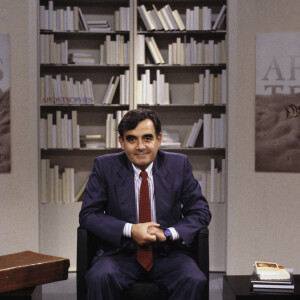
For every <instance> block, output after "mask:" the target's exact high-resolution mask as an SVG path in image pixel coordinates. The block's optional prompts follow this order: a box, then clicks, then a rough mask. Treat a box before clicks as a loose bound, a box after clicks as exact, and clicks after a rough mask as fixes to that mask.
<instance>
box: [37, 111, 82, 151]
mask: <svg viewBox="0 0 300 300" xmlns="http://www.w3.org/2000/svg"><path fill="white" fill-rule="evenodd" d="M40 148H41V149H79V148H80V127H79V125H78V122H77V111H75V110H74V111H72V112H71V116H69V115H68V114H62V112H61V111H56V112H55V114H51V113H49V114H47V117H46V118H41V119H40Z"/></svg>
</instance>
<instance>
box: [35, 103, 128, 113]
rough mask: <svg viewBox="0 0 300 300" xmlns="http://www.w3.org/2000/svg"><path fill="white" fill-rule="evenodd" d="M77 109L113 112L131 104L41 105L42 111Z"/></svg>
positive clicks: (124, 108)
mask: <svg viewBox="0 0 300 300" xmlns="http://www.w3.org/2000/svg"><path fill="white" fill-rule="evenodd" d="M74 109H76V110H77V111H80V112H95V111H105V112H112V111H116V110H128V109H129V105H128V104H110V105H102V104H101V105H99V104H95V105H88V104H84V105H71V104H59V105H52V104H49V105H46V104H43V105H40V110H41V112H44V113H47V112H52V113H53V112H55V111H57V110H62V111H65V112H70V111H72V110H74Z"/></svg>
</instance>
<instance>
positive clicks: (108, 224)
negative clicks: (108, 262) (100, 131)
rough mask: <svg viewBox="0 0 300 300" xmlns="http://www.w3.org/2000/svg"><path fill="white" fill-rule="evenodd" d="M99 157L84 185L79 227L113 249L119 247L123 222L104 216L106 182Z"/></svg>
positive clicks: (106, 196) (106, 193)
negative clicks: (110, 245) (112, 246)
mask: <svg viewBox="0 0 300 300" xmlns="http://www.w3.org/2000/svg"><path fill="white" fill-rule="evenodd" d="M103 168H104V167H103V163H102V161H101V157H98V158H96V159H95V161H94V166H93V169H92V172H91V174H90V177H89V180H88V182H87V185H86V189H85V194H84V200H83V203H82V207H81V211H80V213H79V223H80V226H82V227H84V228H86V229H88V230H89V231H91V232H92V233H94V234H95V235H97V236H99V237H100V238H102V239H103V240H105V241H107V242H109V243H110V244H112V245H114V246H115V247H120V246H121V238H122V233H123V228H124V225H125V223H126V222H125V221H123V220H120V219H118V218H116V217H114V216H112V215H108V214H105V211H106V209H107V202H108V182H107V178H106V176H105V173H104V171H103Z"/></svg>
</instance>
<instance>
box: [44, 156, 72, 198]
mask: <svg viewBox="0 0 300 300" xmlns="http://www.w3.org/2000/svg"><path fill="white" fill-rule="evenodd" d="M74 173H75V171H74V168H64V169H63V170H62V171H61V170H60V167H59V165H54V166H52V167H51V166H50V159H41V203H73V202H75V185H74Z"/></svg>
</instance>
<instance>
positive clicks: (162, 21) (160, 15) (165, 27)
mask: <svg viewBox="0 0 300 300" xmlns="http://www.w3.org/2000/svg"><path fill="white" fill-rule="evenodd" d="M152 7H153V9H154V11H155V12H156V14H157V17H158V18H159V20H160V22H161V25H162V27H163V29H164V30H165V31H168V30H169V27H168V25H167V23H166V21H165V19H164V17H163V16H162V14H161V12H160V11H159V10H157V8H156V7H155V5H154V4H152Z"/></svg>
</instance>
